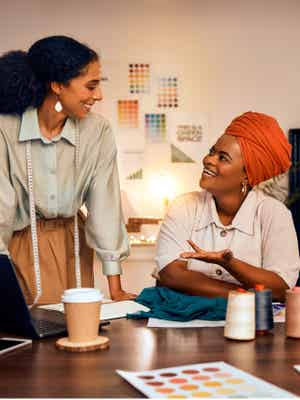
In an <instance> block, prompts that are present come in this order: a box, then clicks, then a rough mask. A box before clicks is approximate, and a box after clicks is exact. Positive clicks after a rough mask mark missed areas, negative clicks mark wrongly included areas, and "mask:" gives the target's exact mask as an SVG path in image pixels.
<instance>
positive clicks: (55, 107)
mask: <svg viewBox="0 0 300 400" xmlns="http://www.w3.org/2000/svg"><path fill="white" fill-rule="evenodd" d="M62 109H63V107H62V105H61V102H60V101H59V100H57V102H56V103H55V106H54V110H55V111H56V112H58V113H59V112H61V111H62Z"/></svg>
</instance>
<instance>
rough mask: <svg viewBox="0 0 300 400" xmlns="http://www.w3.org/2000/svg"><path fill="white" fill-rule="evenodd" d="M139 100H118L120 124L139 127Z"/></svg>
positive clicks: (127, 126)
mask: <svg viewBox="0 0 300 400" xmlns="http://www.w3.org/2000/svg"><path fill="white" fill-rule="evenodd" d="M138 111H139V103H138V100H119V101H118V121H119V125H120V126H123V127H125V128H138Z"/></svg>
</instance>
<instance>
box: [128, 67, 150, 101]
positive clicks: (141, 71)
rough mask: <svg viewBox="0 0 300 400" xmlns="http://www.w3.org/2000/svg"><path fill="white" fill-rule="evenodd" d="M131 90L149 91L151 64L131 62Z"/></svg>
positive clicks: (138, 91) (129, 75)
mask: <svg viewBox="0 0 300 400" xmlns="http://www.w3.org/2000/svg"><path fill="white" fill-rule="evenodd" d="M128 79H129V92H130V93H137V94H139V93H149V91H150V66H149V64H129V74H128Z"/></svg>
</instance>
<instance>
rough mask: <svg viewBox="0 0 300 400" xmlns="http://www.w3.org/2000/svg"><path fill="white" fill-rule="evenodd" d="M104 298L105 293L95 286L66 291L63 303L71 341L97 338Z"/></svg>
mask: <svg viewBox="0 0 300 400" xmlns="http://www.w3.org/2000/svg"><path fill="white" fill-rule="evenodd" d="M102 299H103V294H102V293H101V292H100V290H98V289H94V288H78V289H68V290H65V291H64V294H63V296H62V303H63V305H64V310H65V318H66V323H67V330H68V338H69V341H70V342H72V343H85V342H92V341H94V340H96V339H97V337H98V329H99V320H100V307H101V301H102Z"/></svg>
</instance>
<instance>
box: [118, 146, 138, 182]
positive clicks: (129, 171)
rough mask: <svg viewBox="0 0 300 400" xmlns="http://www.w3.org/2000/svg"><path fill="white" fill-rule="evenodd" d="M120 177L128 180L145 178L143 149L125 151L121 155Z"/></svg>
mask: <svg viewBox="0 0 300 400" xmlns="http://www.w3.org/2000/svg"><path fill="white" fill-rule="evenodd" d="M119 160H120V165H121V166H122V170H121V171H120V177H121V178H122V179H126V180H135V179H143V163H144V152H142V151H138V150H137V151H134V150H132V151H130V150H128V151H123V152H121V153H120V155H119Z"/></svg>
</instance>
